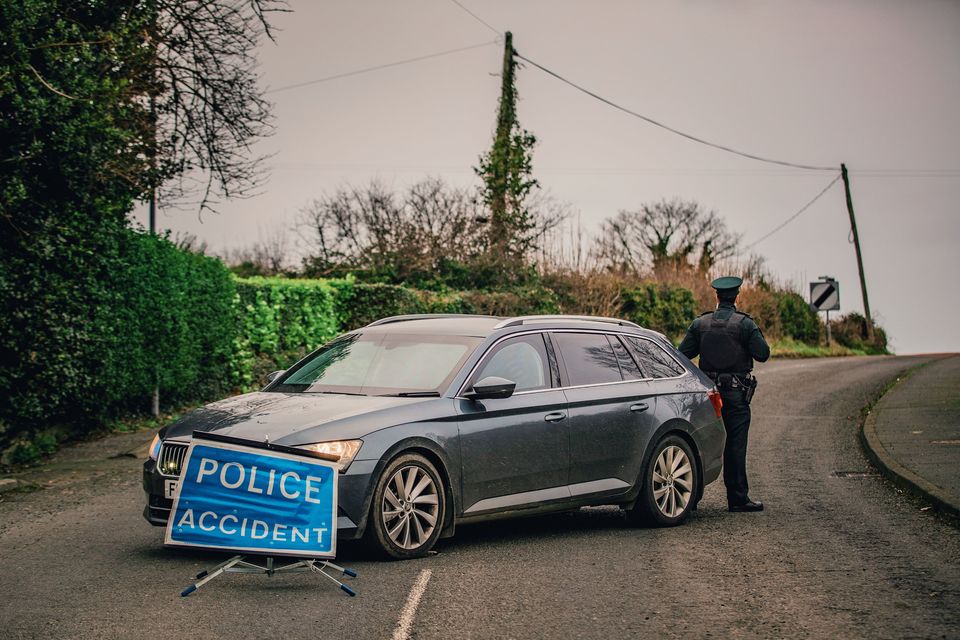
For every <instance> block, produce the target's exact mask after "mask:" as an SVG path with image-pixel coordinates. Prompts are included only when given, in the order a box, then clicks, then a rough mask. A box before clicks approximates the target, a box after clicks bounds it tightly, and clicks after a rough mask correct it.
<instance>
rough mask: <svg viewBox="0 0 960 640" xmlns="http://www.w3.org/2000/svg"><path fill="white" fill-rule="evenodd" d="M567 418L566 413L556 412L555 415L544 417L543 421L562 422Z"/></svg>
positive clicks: (549, 414)
mask: <svg viewBox="0 0 960 640" xmlns="http://www.w3.org/2000/svg"><path fill="white" fill-rule="evenodd" d="M566 417H567V412H566V411H554V412H553V413H548V414H547V415H545V416H543V419H544V420H546V421H547V422H560V421H561V420H563V419H564V418H566Z"/></svg>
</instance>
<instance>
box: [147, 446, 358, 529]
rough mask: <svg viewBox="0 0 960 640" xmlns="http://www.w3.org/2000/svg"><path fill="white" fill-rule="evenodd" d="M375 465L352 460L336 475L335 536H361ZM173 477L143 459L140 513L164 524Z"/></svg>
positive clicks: (154, 463)
mask: <svg viewBox="0 0 960 640" xmlns="http://www.w3.org/2000/svg"><path fill="white" fill-rule="evenodd" d="M375 468H376V461H373V460H354V461H353V463H351V465H350V467H349V468H348V469H347V473H341V474H340V475H339V477H338V479H337V485H338V493H337V539H338V540H355V539H357V538H360V537H361V536H363V531H364V528H365V526H366V520H367V517H366V516H367V514H368V513H369V512H370V498H371V495H372V492H373V486H372V483H373V480H374V471H375ZM174 479H175V477H174V476H169V475H164V474H162V473H160V471H159V469H158V468H157V461H156V460H153V459H148V460H147V461H146V462H144V463H143V490H144V491H145V492H146V493H147V504H146V506H145V507H144V509H143V517H144V518H145V519H146V521H147V522H149V523H150V524H152V525H154V526H157V527H165V526H167V520H168V519H169V518H170V509H171V507H172V506H173V500H170V499H169V498H165V497H164V491H163V490H164V482H165V481H166V480H174Z"/></svg>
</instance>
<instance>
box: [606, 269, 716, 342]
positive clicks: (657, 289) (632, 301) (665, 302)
mask: <svg viewBox="0 0 960 640" xmlns="http://www.w3.org/2000/svg"><path fill="white" fill-rule="evenodd" d="M620 297H621V299H622V300H623V306H622V307H621V310H622V313H623V315H624V316H625V317H626V318H628V319H629V320H632V321H633V322H636V323H637V324H639V325H640V326H641V327H646V328H648V329H653V330H654V331H659V332H661V333H663V334H665V335H668V336H671V337H677V336H682V335H683V334H684V333H685V332H686V330H687V327H689V326H690V323H691V322H693V320H694V318H696V317H697V313H698V310H697V301H696V299H695V298H694V297H693V292H692V291H690V290H689V289H684V288H683V287H671V286H669V285H665V284H658V283H653V282H650V283H646V284H643V285H641V286H639V287H637V288H634V289H623V290H622V291H621V292H620Z"/></svg>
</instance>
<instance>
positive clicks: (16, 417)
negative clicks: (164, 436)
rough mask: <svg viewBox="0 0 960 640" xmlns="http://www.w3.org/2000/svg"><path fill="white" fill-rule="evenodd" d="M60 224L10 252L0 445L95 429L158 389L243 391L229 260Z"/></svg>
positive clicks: (172, 395)
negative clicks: (236, 363) (232, 376)
mask: <svg viewBox="0 0 960 640" xmlns="http://www.w3.org/2000/svg"><path fill="white" fill-rule="evenodd" d="M60 229H61V233H66V230H69V231H70V234H69V235H60V236H58V235H56V234H46V235H44V236H42V238H43V240H44V242H43V243H42V244H41V243H36V244H28V243H23V244H21V245H20V247H19V249H18V250H16V251H11V252H9V253H7V254H5V255H4V256H3V260H0V297H2V299H3V304H4V307H5V308H4V313H3V314H2V316H0V355H2V358H0V396H2V398H3V401H2V403H0V442H9V441H13V440H28V439H29V438H30V437H32V436H33V434H36V433H40V432H42V431H50V430H54V431H59V432H60V433H61V434H68V435H72V436H75V435H79V434H82V433H84V432H87V431H91V430H95V429H97V428H100V427H102V426H103V425H104V423H105V422H107V421H108V420H110V419H112V418H113V417H115V416H118V415H120V414H123V413H127V412H130V411H143V410H145V409H147V408H148V406H149V400H150V397H151V395H152V392H153V389H154V387H155V386H159V389H160V395H161V398H162V399H164V401H165V402H166V403H182V402H192V401H197V400H203V399H207V398H211V397H216V396H217V395H222V394H225V393H227V392H228V391H229V390H230V389H231V388H232V386H233V385H232V384H231V381H230V380H229V377H228V372H229V371H230V368H231V361H232V359H233V353H234V350H235V348H234V340H235V336H236V335H237V329H236V325H235V312H234V308H235V307H234V297H235V285H234V281H233V278H232V277H231V275H230V273H229V271H228V270H227V269H226V268H225V267H224V266H223V264H222V263H221V262H220V261H219V260H216V259H213V258H209V257H205V256H200V255H196V254H192V253H187V252H183V251H180V250H179V249H177V248H176V247H175V246H174V245H173V244H172V243H171V242H169V241H168V240H165V239H163V238H157V237H153V236H148V235H144V234H140V233H135V232H133V231H130V230H127V229H120V230H115V232H112V233H108V232H105V231H103V229H101V230H100V233H94V232H93V231H94V226H93V225H90V226H89V228H88V227H87V226H85V225H82V224H81V225H79V228H77V229H73V228H72V227H70V228H68V227H66V226H61V227H60ZM34 237H35V238H40V237H41V236H39V234H38V235H37V236H34ZM40 440H42V439H39V440H38V441H40ZM28 448H29V447H28Z"/></svg>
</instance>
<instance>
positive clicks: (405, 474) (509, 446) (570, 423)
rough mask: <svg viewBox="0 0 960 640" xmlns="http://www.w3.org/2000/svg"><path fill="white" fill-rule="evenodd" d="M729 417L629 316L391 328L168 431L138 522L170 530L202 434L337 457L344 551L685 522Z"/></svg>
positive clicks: (395, 322) (348, 339) (400, 553)
mask: <svg viewBox="0 0 960 640" xmlns="http://www.w3.org/2000/svg"><path fill="white" fill-rule="evenodd" d="M719 409H720V399H719V395H718V394H717V393H716V391H715V390H714V388H713V383H712V382H711V381H710V379H709V378H707V377H706V376H704V375H703V374H702V373H700V371H699V370H698V369H697V368H696V367H695V366H693V364H691V363H690V361H689V360H687V359H686V358H685V357H684V356H682V355H681V354H680V353H678V352H677V351H676V350H675V349H674V348H673V347H672V346H671V345H670V343H669V342H667V340H665V339H664V337H663V336H661V335H660V334H658V333H654V332H652V331H648V330H646V329H642V328H641V327H639V326H637V325H635V324H633V323H631V322H627V321H624V320H615V319H608V318H593V317H578V316H526V317H518V318H509V319H502V318H494V317H489V316H453V315H446V316H433V315H425V316H398V317H393V318H386V319H383V320H379V321H377V322H374V323H373V324H370V325H368V326H366V327H363V328H362V329H358V330H356V331H352V332H350V333H347V334H345V335H343V336H340V337H339V338H337V339H335V340H333V341H332V342H329V343H328V344H326V345H324V346H323V347H321V348H320V349H318V350H316V351H315V352H313V353H312V354H310V355H309V356H307V357H306V358H304V359H303V360H301V361H300V362H298V363H297V364H295V365H294V366H293V367H291V368H290V369H289V370H287V371H285V372H282V373H280V374H279V375H278V376H277V377H275V378H274V379H273V380H272V381H271V382H270V383H269V384H268V385H267V386H266V387H265V388H264V389H263V391H260V392H257V393H249V394H246V395H241V396H237V397H234V398H229V399H227V400H222V401H220V402H215V403H212V404H209V405H207V406H205V407H202V408H200V409H197V410H196V411H193V412H192V413H190V414H188V415H187V416H185V417H183V418H181V419H180V420H178V421H177V422H175V423H174V424H172V425H170V426H169V427H166V428H165V429H163V430H162V431H161V432H160V435H159V436H158V439H157V440H156V441H155V444H154V446H153V447H151V455H150V459H149V460H147V462H146V463H145V465H144V473H143V485H144V488H145V489H146V491H147V494H148V495H147V498H148V502H147V507H146V509H145V510H144V516H145V517H146V518H147V520H149V521H150V523H151V524H155V525H164V524H166V520H167V517H168V515H169V512H170V506H171V500H170V497H171V496H172V493H173V488H174V487H175V486H176V479H177V477H178V474H179V472H180V463H181V461H182V459H183V455H184V453H185V451H186V447H187V443H188V442H189V441H190V437H191V434H192V433H193V432H194V431H217V432H219V433H221V434H224V435H230V436H234V437H239V438H248V439H252V440H257V441H263V440H264V438H269V440H270V442H273V443H277V444H284V445H289V446H296V447H304V448H308V449H312V450H315V451H321V452H328V453H335V454H337V455H339V456H341V458H340V473H341V476H340V489H339V491H340V493H339V497H338V505H339V507H338V508H339V514H338V515H339V517H338V523H337V526H338V533H337V535H338V537H339V539H341V540H345V539H353V538H361V537H362V538H365V539H366V540H367V541H368V542H370V543H371V544H372V546H373V547H375V548H376V549H378V550H380V551H382V552H383V553H385V554H386V555H388V556H390V557H393V558H411V557H416V556H421V555H424V554H426V553H427V551H429V550H430V548H431V547H433V545H434V543H436V541H437V539H438V538H440V537H447V536H451V535H453V532H454V527H455V526H456V525H457V524H461V523H467V522H475V521H479V520H486V519H493V518H501V517H508V516H515V515H527V514H536V513H544V512H548V511H555V510H565V509H576V508H578V507H580V506H584V505H598V504H614V505H620V506H621V507H622V508H624V509H625V510H626V513H627V517H628V519H629V520H630V521H631V522H638V523H639V522H643V523H648V524H653V525H657V526H665V525H675V524H680V523H681V522H683V521H684V520H685V519H686V518H687V516H688V515H689V513H690V511H691V510H692V509H694V508H696V504H697V501H698V500H699V499H700V497H701V495H702V494H703V487H704V485H706V484H708V483H710V482H713V481H714V480H715V479H716V478H717V476H718V475H719V473H720V467H721V460H722V452H723V442H724V430H723V424H722V422H721V420H720V418H719Z"/></svg>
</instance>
